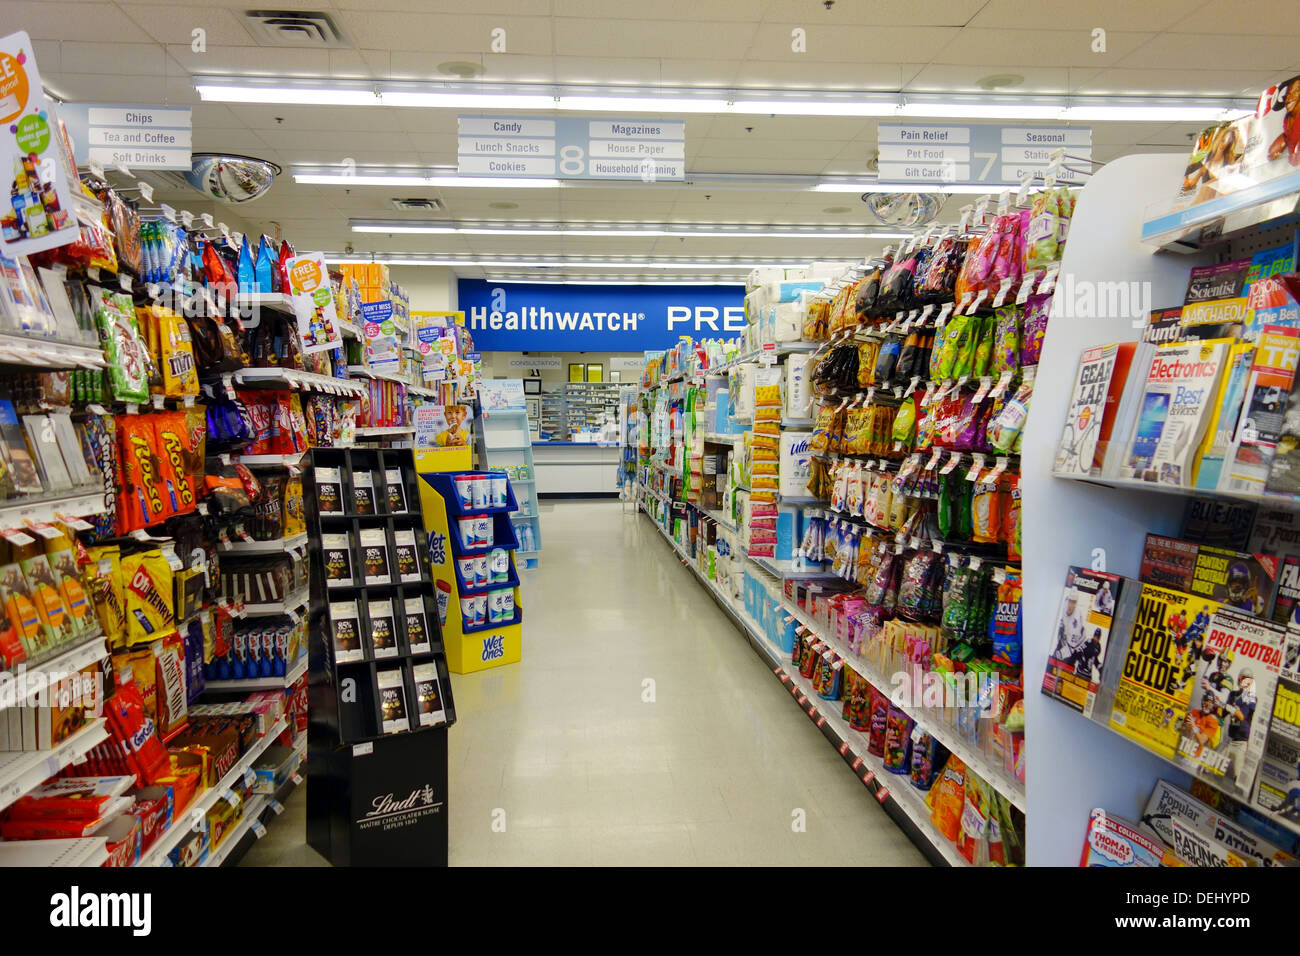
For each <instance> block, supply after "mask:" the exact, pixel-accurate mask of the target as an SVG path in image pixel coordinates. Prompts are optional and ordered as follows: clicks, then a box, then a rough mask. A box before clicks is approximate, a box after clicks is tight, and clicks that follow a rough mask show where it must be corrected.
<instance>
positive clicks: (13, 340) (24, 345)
mask: <svg viewBox="0 0 1300 956" xmlns="http://www.w3.org/2000/svg"><path fill="white" fill-rule="evenodd" d="M107 364H108V363H107V362H105V361H104V352H103V350H102V349H101V348H100V347H99V345H97V344H96V345H89V344H87V343H85V342H65V341H63V340H61V339H47V338H42V337H40V336H35V335H23V334H21V333H18V332H0V365H25V366H36V367H38V368H104V367H105V366H106V365H107Z"/></svg>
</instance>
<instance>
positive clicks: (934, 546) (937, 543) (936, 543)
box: [930, 538, 943, 554]
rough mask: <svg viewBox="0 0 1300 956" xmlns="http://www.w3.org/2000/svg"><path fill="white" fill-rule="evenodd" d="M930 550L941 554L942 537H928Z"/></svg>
mask: <svg viewBox="0 0 1300 956" xmlns="http://www.w3.org/2000/svg"><path fill="white" fill-rule="evenodd" d="M930 550H931V551H933V552H934V553H935V554H943V539H942V538H931V539H930Z"/></svg>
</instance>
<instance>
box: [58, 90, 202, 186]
mask: <svg viewBox="0 0 1300 956" xmlns="http://www.w3.org/2000/svg"><path fill="white" fill-rule="evenodd" d="M59 115H60V116H62V117H63V122H64V123H66V124H67V127H68V132H69V134H70V135H71V136H72V138H73V141H74V143H75V147H74V148H75V149H76V150H77V152H78V153H79V154H82V155H86V156H88V157H89V158H90V160H91V161H92V162H96V163H100V164H101V165H103V166H108V167H112V166H125V167H127V168H128V169H132V168H134V169H186V170H188V169H189V168H190V165H191V163H190V146H191V139H192V136H193V121H192V118H191V116H190V108H189V107H188V106H98V105H96V104H94V103H67V104H65V105H64V106H63V107H62V108H61V109H60V110H59ZM83 150H85V152H84V153H82V151H83Z"/></svg>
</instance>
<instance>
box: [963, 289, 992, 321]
mask: <svg viewBox="0 0 1300 956" xmlns="http://www.w3.org/2000/svg"><path fill="white" fill-rule="evenodd" d="M988 296H989V290H988V289H980V294H979V295H977V296H975V301H974V302H972V303H971V304H970V308H968V309H967V310H966V314H967V315H974V314H975V312H976V311H977V310H978V309H979V307H980V305H981V304H982V303H983V302H984V300H985V299H987V298H988Z"/></svg>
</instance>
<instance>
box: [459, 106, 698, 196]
mask: <svg viewBox="0 0 1300 956" xmlns="http://www.w3.org/2000/svg"><path fill="white" fill-rule="evenodd" d="M458 129H459V137H458V139H457V146H456V158H457V165H456V171H457V173H459V175H461V176H502V177H510V178H512V179H518V178H521V177H522V178H525V179H529V178H538V179H640V180H642V181H643V182H655V181H656V180H660V179H668V180H682V179H685V178H686V122H685V121H684V120H628V119H592V118H590V117H585V116H559V117H556V118H554V119H539V118H537V117H528V116H461V117H459V118H458Z"/></svg>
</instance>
